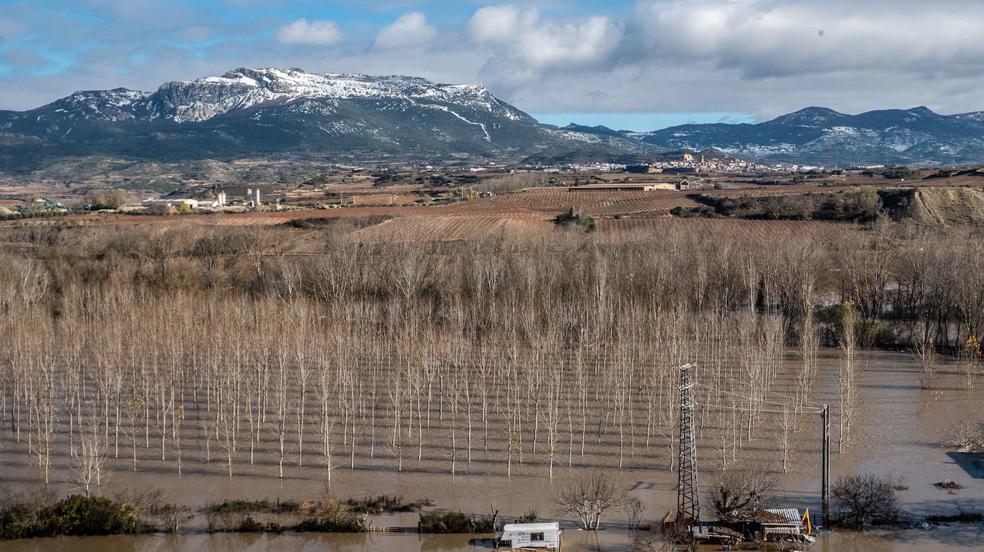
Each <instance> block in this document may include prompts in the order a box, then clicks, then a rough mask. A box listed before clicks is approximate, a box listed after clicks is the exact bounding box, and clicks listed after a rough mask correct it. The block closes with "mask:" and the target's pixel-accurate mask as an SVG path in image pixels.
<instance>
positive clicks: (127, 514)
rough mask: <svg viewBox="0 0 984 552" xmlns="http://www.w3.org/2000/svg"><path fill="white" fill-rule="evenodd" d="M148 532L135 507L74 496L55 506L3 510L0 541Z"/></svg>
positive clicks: (104, 499)
mask: <svg viewBox="0 0 984 552" xmlns="http://www.w3.org/2000/svg"><path fill="white" fill-rule="evenodd" d="M144 529H145V526H144V523H143V522H142V521H141V520H140V518H139V516H138V515H137V511H136V509H135V508H133V507H131V506H129V505H128V504H125V503H116V502H113V501H112V500H109V499H107V498H103V497H97V496H91V497H86V496H81V495H72V496H69V497H67V498H65V499H63V500H61V501H59V502H56V503H55V504H54V505H52V506H42V507H40V508H37V509H34V508H31V507H30V506H28V505H26V504H8V505H5V506H3V507H2V508H0V538H4V539H16V538H27V537H57V536H87V535H120V534H132V533H139V532H141V531H143V530H144Z"/></svg>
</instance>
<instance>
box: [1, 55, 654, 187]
mask: <svg viewBox="0 0 984 552" xmlns="http://www.w3.org/2000/svg"><path fill="white" fill-rule="evenodd" d="M39 141H40V142H41V143H40V144H39V143H38V142H39ZM0 144H2V145H0V168H5V169H7V170H31V169H32V168H35V167H37V166H39V165H43V164H44V163H45V162H49V161H50V160H52V159H58V158H64V157H71V156H86V155H106V156H116V157H123V158H137V159H148V158H149V159H157V160H166V161H174V160H182V159H201V158H219V159H226V158H243V157H254V156H268V155H301V156H319V157H324V156H327V157H337V158H339V159H340V160H345V161H360V160H373V159H397V160H414V161H417V160H421V161H423V160H426V161H435V160H445V159H448V158H460V157H465V158H473V159H477V160H484V159H490V160H497V161H504V162H521V161H522V160H524V159H527V158H534V157H535V158H536V159H538V160H540V161H542V162H551V160H554V159H568V158H578V159H587V160H612V159H628V160H630V161H631V160H633V159H635V158H636V156H639V155H644V154H645V153H646V152H648V151H654V150H656V149H658V148H655V147H654V146H651V145H649V144H645V143H642V142H639V141H635V140H631V139H628V138H624V137H621V136H606V137H599V136H597V135H594V134H589V133H581V132H573V131H569V130H561V129H557V128H556V127H552V126H549V125H541V124H540V123H538V122H537V121H536V120H535V119H534V118H533V117H531V116H530V115H528V114H527V113H525V112H523V111H521V110H519V109H517V108H516V107H514V106H512V105H510V104H508V103H506V102H504V101H502V100H500V99H498V98H496V97H495V96H493V95H492V94H491V93H490V92H489V91H488V89H487V88H486V87H485V86H483V85H480V84H444V83H433V82H431V81H428V80H426V79H423V78H420V77H412V76H403V75H389V76H368V75H357V74H342V73H326V74H317V73H307V72H305V71H303V70H300V69H278V68H260V69H249V68H238V69H234V70H232V71H229V72H226V73H224V74H223V75H221V76H210V77H202V78H199V79H195V80H191V81H172V82H167V83H164V84H162V85H161V86H160V87H159V88H158V89H157V90H156V91H153V92H144V91H138V90H129V89H125V88H115V89H110V90H95V91H93V90H90V91H78V92H74V93H73V94H70V95H69V96H67V97H65V98H62V99H59V100H56V101H54V102H51V103H49V104H46V105H44V106H41V107H38V108H36V109H32V110H27V111H19V112H18V111H0Z"/></svg>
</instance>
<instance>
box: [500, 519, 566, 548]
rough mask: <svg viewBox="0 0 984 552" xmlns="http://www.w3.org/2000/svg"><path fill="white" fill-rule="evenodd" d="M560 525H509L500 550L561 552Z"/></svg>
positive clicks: (505, 527)
mask: <svg viewBox="0 0 984 552" xmlns="http://www.w3.org/2000/svg"><path fill="white" fill-rule="evenodd" d="M560 533H561V531H560V524H559V523H507V524H506V525H505V526H504V527H503V528H502V535H501V536H500V537H499V541H498V543H497V547H498V548H506V549H510V550H527V549H537V550H560Z"/></svg>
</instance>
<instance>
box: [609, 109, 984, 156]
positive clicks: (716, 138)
mask: <svg viewBox="0 0 984 552" xmlns="http://www.w3.org/2000/svg"><path fill="white" fill-rule="evenodd" d="M625 135H626V136H631V137H635V138H638V139H639V140H641V141H643V142H645V143H648V144H652V145H654V146H658V147H660V148H666V149H682V148H686V149H691V150H700V149H705V148H712V147H713V148H719V149H721V150H723V151H725V152H727V153H728V154H731V155H734V156H736V157H740V158H743V159H747V160H752V161H763V162H793V163H802V164H817V165H852V164H920V165H952V164H971V163H981V162H984V115H982V113H967V114H961V115H940V114H938V113H934V112H933V111H931V110H930V109H927V108H925V107H917V108H913V109H908V110H899V109H890V110H880V111H869V112H867V113H862V114H859V115H847V114H844V113H838V112H837V111H834V110H832V109H826V108H822V107H811V108H807V109H803V110H800V111H797V112H795V113H790V114H788V115H783V116H781V117H778V118H776V119H773V120H771V121H766V122H763V123H758V124H692V125H681V126H674V127H670V128H666V129H663V130H657V131H653V132H646V133H625Z"/></svg>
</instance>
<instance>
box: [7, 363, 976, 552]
mask: <svg viewBox="0 0 984 552" xmlns="http://www.w3.org/2000/svg"><path fill="white" fill-rule="evenodd" d="M792 358H793V357H792V356H791V355H787V358H786V361H785V362H784V365H787V364H795V362H794V361H793V360H792ZM837 359H838V354H837V353H836V352H835V351H829V352H825V353H824V354H822V355H821V357H820V361H819V366H820V369H819V372H818V373H819V376H818V379H817V383H816V387H815V397H816V400H819V401H826V402H830V403H834V402H836V389H835V388H834V386H833V382H832V380H831V378H830V377H829V376H830V374H831V373H832V372H833V366H834V365H835V364H836V362H837ZM859 360H860V362H862V363H863V365H864V369H863V370H862V372H861V382H860V383H861V385H860V390H861V407H860V414H859V420H858V421H859V423H858V427H859V428H860V429H859V431H860V433H859V434H858V435H857V437H856V439H855V440H854V444H853V445H852V446H851V448H850V449H848V450H846V451H844V452H842V453H839V454H838V453H835V454H834V458H833V472H834V473H833V476H834V477H835V478H836V477H837V476H838V475H842V474H851V473H878V474H889V475H892V476H896V477H899V478H900V481H901V482H902V484H903V486H904V487H905V490H904V491H902V492H901V493H900V494H901V497H902V499H903V502H904V507H905V508H906V510H907V511H908V512H910V513H911V514H912V515H913V516H914V517H917V518H918V517H921V516H926V515H931V514H953V513H956V512H958V511H984V471H982V470H981V469H980V467H979V466H976V465H975V464H974V463H973V462H972V461H970V460H969V459H967V458H963V457H962V456H961V455H960V454H957V453H955V452H953V451H952V450H950V449H948V448H947V447H946V446H945V445H944V442H945V441H946V440H947V438H948V436H949V435H950V434H951V433H952V431H953V429H954V428H955V426H956V425H957V423H958V422H959V421H961V420H964V419H966V418H967V417H968V416H973V415H975V414H976V413H977V412H979V407H980V404H981V400H982V391H981V386H978V387H977V388H975V389H967V388H966V386H965V385H964V380H963V378H962V375H961V374H959V373H958V372H956V371H953V370H947V369H944V370H942V371H941V373H940V376H939V381H938V382H937V385H936V386H935V389H933V390H926V389H922V388H921V387H920V382H919V369H918V366H917V364H916V363H915V362H913V360H912V357H911V355H907V354H902V353H884V352H875V353H870V354H865V355H862V357H861V358H860V359H859ZM788 384H789V383H788V380H786V379H784V378H783V377H779V378H778V379H777V383H776V386H775V389H774V392H775V393H782V390H783V386H784V385H788ZM770 396H771V395H770ZM818 421H819V417H818V416H817V417H816V419H814V417H812V416H811V417H809V418H807V419H805V420H804V423H803V427H802V428H801V429H800V431H798V432H797V434H796V438H795V439H796V441H795V445H794V447H793V457H792V459H791V461H790V463H789V470H788V472H787V473H786V474H785V475H782V478H781V489H780V498H779V500H778V502H779V503H780V504H781V505H783V506H790V507H798V508H810V509H811V512H817V510H818V508H819V477H818V475H819V438H818V435H819V434H818V429H819V423H818ZM706 431H707V432H708V435H705V436H704V438H703V439H702V441H701V449H700V459H699V460H700V462H701V474H700V475H701V479H702V481H704V482H710V481H713V479H714V477H715V473H717V472H718V469H719V468H718V465H717V461H716V459H715V455H716V454H717V453H716V452H715V444H714V443H715V440H714V439H713V438H712V436H711V435H710V433H713V431H712V430H711V429H710V426H709V425H708V429H707V430H706ZM2 444H3V448H2V452H0V459H2V462H3V465H4V466H5V469H4V473H3V477H2V484H3V486H4V487H5V488H6V489H7V490H10V491H27V490H30V489H36V488H38V487H39V486H40V484H41V481H40V480H39V472H38V470H37V468H36V466H33V465H31V463H30V461H29V459H30V457H29V456H28V454H27V450H26V448H25V444H24V443H20V444H18V443H16V442H14V441H13V439H11V434H10V432H4V440H3V443H2ZM835 451H836V448H835ZM616 454H617V448H616V447H613V446H609V447H608V448H607V450H606V449H605V448H597V447H596V448H593V449H591V453H590V455H588V456H587V457H586V458H584V459H578V460H577V462H576V464H575V466H574V467H564V466H560V467H558V468H557V473H556V474H555V477H554V479H552V480H551V479H550V478H548V477H547V474H546V471H545V469H544V466H543V460H542V459H540V460H535V459H531V460H527V463H526V464H525V465H522V466H517V469H516V471H515V472H514V474H513V475H512V476H511V477H506V476H505V475H504V474H502V473H496V471H497V470H495V469H491V468H490V469H487V470H486V469H480V468H479V467H478V466H482V465H483V464H481V463H479V459H480V458H484V454H479V453H478V452H476V453H475V456H476V458H475V460H476V461H475V465H474V466H472V467H470V468H469V467H468V464H467V463H465V462H463V466H462V468H461V471H460V472H459V473H457V474H455V475H454V476H452V475H451V474H450V473H447V469H446V465H445V461H443V460H442V459H433V460H431V461H427V460H426V458H425V460H424V461H421V462H419V463H418V462H417V461H416V460H414V461H412V462H411V461H408V462H407V464H406V465H405V466H404V468H403V471H402V472H398V471H397V470H396V469H394V466H392V465H391V462H389V461H383V460H381V461H380V462H379V463H378V465H371V464H370V465H364V464H359V465H357V467H356V469H354V470H353V469H350V468H347V467H338V468H336V469H335V470H333V471H334V473H333V479H332V484H331V490H330V492H331V494H333V495H335V496H338V497H359V496H366V495H372V494H381V493H387V494H398V495H402V496H404V497H406V498H408V499H414V500H416V499H423V498H428V499H431V500H432V501H433V503H434V506H435V507H436V508H438V509H446V510H460V511H463V512H467V513H475V514H487V513H489V511H490V509H491V507H492V506H493V505H494V507H495V508H497V509H498V510H499V511H500V512H501V513H502V515H504V516H518V515H520V514H522V513H524V512H526V511H528V510H529V509H534V510H536V511H537V512H538V513H539V514H540V515H541V517H544V518H550V519H561V520H564V523H565V527H567V529H566V534H565V550H597V549H604V550H622V549H628V548H630V546H631V531H630V525H629V521H628V520H627V519H626V516H625V515H624V514H622V513H621V512H618V513H614V514H613V515H612V519H610V520H606V521H607V523H606V524H604V525H603V526H604V527H605V530H603V531H601V532H600V533H599V534H597V535H593V534H589V533H584V532H579V531H577V530H575V529H574V525H573V523H572V520H570V519H564V516H562V515H560V514H559V513H558V512H557V510H556V507H555V505H554V500H553V496H554V495H555V492H556V490H557V488H558V487H559V486H561V485H563V484H564V483H565V482H566V481H568V480H569V478H570V477H572V476H574V475H576V474H577V473H584V472H586V471H589V470H592V469H595V468H597V467H599V466H606V469H607V470H608V471H609V473H611V474H612V476H613V477H614V478H615V480H616V481H617V483H618V485H620V486H621V487H623V488H626V489H629V491H630V493H631V494H633V495H635V496H638V497H639V498H640V499H641V500H643V502H644V503H645V504H646V506H647V510H646V512H645V514H644V518H643V519H645V520H655V519H658V518H660V517H661V516H662V515H663V514H664V513H665V512H666V511H667V510H668V509H670V508H671V507H672V506H673V504H674V501H675V491H674V482H675V480H674V475H673V473H672V472H670V471H668V465H667V463H666V453H665V452H661V451H660V450H659V447H655V448H654V449H653V450H649V449H646V448H645V447H642V446H640V447H639V450H637V452H636V456H634V457H633V458H632V460H631V461H630V462H626V464H625V467H624V468H623V469H617V468H616V464H615V462H614V457H615V456H616ZM737 455H738V457H739V460H738V461H739V463H741V464H742V465H746V466H748V465H751V466H759V467H760V468H761V469H769V470H776V469H777V467H776V466H777V458H778V455H779V451H778V445H777V443H776V436H775V435H774V434H771V433H770V432H769V431H764V432H762V433H761V434H760V435H759V436H758V437H756V438H755V439H753V440H752V441H751V442H750V443H747V444H746V445H745V446H743V447H742V448H741V449H739V450H738V452H737ZM646 463H649V464H650V466H649V467H648V468H647V467H646V466H645V464H646ZM59 464H60V465H59ZM67 464H68V461H67V460H65V461H64V463H56V469H55V471H54V474H53V478H52V483H51V485H52V487H53V488H55V489H57V490H58V491H59V492H69V491H71V490H72V489H73V484H72V483H71V481H70V479H71V474H70V473H69V471H68V470H67V468H68V465H67ZM274 464H275V462H273V461H272V460H271V461H261V462H257V463H255V464H254V465H252V466H242V467H237V470H236V471H237V473H236V474H235V475H234V477H232V478H230V477H228V475H227V474H224V473H223V469H222V467H221V466H217V467H216V468H215V469H210V468H209V466H208V465H207V464H206V465H205V466H203V467H201V468H194V467H192V465H191V464H189V465H188V468H187V469H186V470H185V471H184V473H183V474H182V475H178V474H176V473H173V469H172V468H171V467H170V466H169V465H168V464H161V465H160V467H159V468H156V469H155V468H154V467H153V466H152V464H151V461H150V460H144V461H142V463H141V465H140V467H139V469H138V471H137V472H135V473H134V472H132V471H130V470H129V469H127V468H128V461H127V460H126V459H120V460H116V461H111V462H110V466H111V467H110V469H109V470H107V479H106V481H105V482H103V485H102V492H103V494H108V495H112V494H113V493H117V492H123V491H127V490H135V489H147V488H156V489H160V490H162V491H163V494H164V498H165V500H167V501H170V502H175V503H178V504H183V505H187V506H190V507H193V508H194V507H202V506H204V505H206V504H208V503H212V502H216V501H219V500H222V499H227V498H256V499H261V498H266V499H275V498H276V499H282V500H304V499H312V498H318V497H319V496H322V495H323V494H324V493H327V492H328V489H327V486H326V483H327V481H326V473H325V469H324V467H323V466H319V465H317V463H314V462H312V463H311V465H309V466H304V467H298V466H296V465H293V466H291V467H290V468H289V469H288V470H287V472H286V477H285V478H284V479H283V480H280V479H279V478H277V477H276V470H275V465H274ZM944 479H950V480H953V481H956V482H958V483H959V484H961V485H962V486H963V489H961V490H958V491H952V492H947V491H943V490H940V489H938V488H936V487H935V486H934V485H933V483H935V482H937V481H940V480H944ZM374 521H376V522H377V523H378V524H380V525H386V526H413V525H415V524H416V514H412V513H408V514H394V515H389V516H382V517H379V518H377V519H375V520H374ZM204 524H205V522H204V521H203V519H200V518H199V519H191V520H189V521H188V522H187V523H186V524H185V526H184V530H185V531H191V532H194V531H199V530H201V529H202V528H203V527H204ZM982 535H984V527H981V526H978V525H948V526H944V527H934V528H933V529H931V530H923V531H921V530H907V531H903V532H899V533H891V534H865V535H857V534H853V533H836V534H833V535H830V536H827V537H825V538H824V539H822V540H821V541H820V542H818V543H817V544H816V545H815V547H814V549H816V550H864V551H865V552H877V551H881V550H884V551H896V550H898V551H906V550H929V551H937V550H940V551H942V550H974V549H979V548H980V546H982V543H984V541H982V540H981V539H982ZM107 543H111V544H112V549H113V550H134V551H153V550H257V551H259V550H263V551H268V550H270V551H274V550H318V549H325V547H328V548H330V549H332V550H449V551H450V550H478V549H481V548H482V547H483V546H487V544H483V543H481V542H479V543H473V542H471V539H470V538H469V537H467V536H424V535H407V534H370V535H289V534H285V535H262V536H261V535H202V534H184V535H175V536H157V535H154V536H139V537H110V538H105V539H100V538H84V539H40V540H30V541H18V542H7V543H4V545H3V547H2V549H3V550H5V551H6V550H11V551H15V552H21V551H29V550H30V551H45V552H47V551H49V550H63V549H68V548H65V547H66V546H70V549H72V550H80V551H85V550H103V549H105V547H106V546H107Z"/></svg>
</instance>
